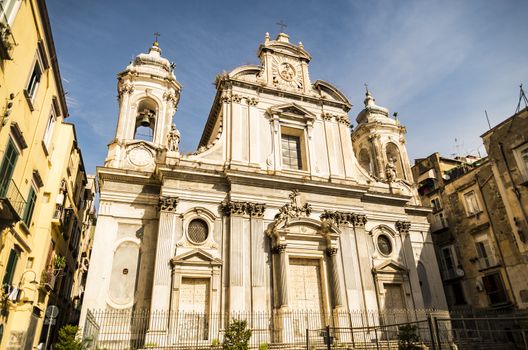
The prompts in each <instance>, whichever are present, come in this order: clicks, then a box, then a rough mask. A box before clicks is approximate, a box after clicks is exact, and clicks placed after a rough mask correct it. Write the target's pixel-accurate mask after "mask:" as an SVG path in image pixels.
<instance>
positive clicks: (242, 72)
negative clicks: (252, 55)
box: [229, 65, 263, 81]
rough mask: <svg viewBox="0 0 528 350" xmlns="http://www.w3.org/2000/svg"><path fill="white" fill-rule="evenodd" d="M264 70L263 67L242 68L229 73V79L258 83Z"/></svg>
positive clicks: (246, 66)
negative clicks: (258, 78) (258, 77)
mask: <svg viewBox="0 0 528 350" xmlns="http://www.w3.org/2000/svg"><path fill="white" fill-rule="evenodd" d="M262 70H263V67H262V66H257V65H245V66H240V67H237V68H235V69H233V70H232V71H231V72H229V78H232V79H242V80H252V81H256V80H257V76H258V75H259V74H261V73H262Z"/></svg>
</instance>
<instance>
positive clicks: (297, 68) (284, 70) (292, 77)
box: [273, 56, 303, 89]
mask: <svg viewBox="0 0 528 350" xmlns="http://www.w3.org/2000/svg"><path fill="white" fill-rule="evenodd" d="M273 83H274V84H275V85H279V86H281V87H286V88H294V89H302V87H303V80H302V70H301V65H300V63H299V62H298V61H295V60H293V59H290V58H288V57H285V56H274V57H273Z"/></svg>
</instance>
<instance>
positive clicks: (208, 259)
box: [172, 248, 222, 265]
mask: <svg viewBox="0 0 528 350" xmlns="http://www.w3.org/2000/svg"><path fill="white" fill-rule="evenodd" d="M172 264H173V265H181V264H196V265H204V264H206V265H221V264H222V260H220V259H218V258H215V257H214V256H213V255H212V254H210V253H208V252H206V251H204V250H203V249H199V248H198V249H193V250H191V251H188V252H186V253H183V254H180V255H178V256H175V257H174V258H173V259H172Z"/></svg>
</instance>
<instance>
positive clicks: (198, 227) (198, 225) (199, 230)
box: [187, 219, 209, 243]
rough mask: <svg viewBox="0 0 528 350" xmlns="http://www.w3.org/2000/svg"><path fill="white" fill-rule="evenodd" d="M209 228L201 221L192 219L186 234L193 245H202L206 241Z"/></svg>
mask: <svg viewBox="0 0 528 350" xmlns="http://www.w3.org/2000/svg"><path fill="white" fill-rule="evenodd" d="M208 231H209V228H208V226H207V223H206V222H205V221H203V220H202V219H194V220H193V221H191V222H190V223H189V227H188V228H187V233H188V235H189V239H190V240H191V242H193V243H203V242H205V240H206V239H207V236H208Z"/></svg>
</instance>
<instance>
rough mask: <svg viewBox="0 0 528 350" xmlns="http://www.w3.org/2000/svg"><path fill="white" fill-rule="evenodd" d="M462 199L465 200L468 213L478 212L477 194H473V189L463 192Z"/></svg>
mask: <svg viewBox="0 0 528 350" xmlns="http://www.w3.org/2000/svg"><path fill="white" fill-rule="evenodd" d="M464 200H465V201H466V210H467V214H468V215H474V214H477V213H480V207H479V205H478V201H477V195H476V194H475V191H470V192H467V193H465V194H464Z"/></svg>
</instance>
